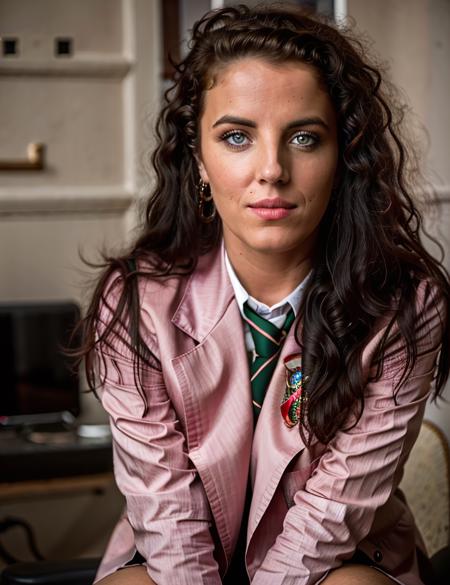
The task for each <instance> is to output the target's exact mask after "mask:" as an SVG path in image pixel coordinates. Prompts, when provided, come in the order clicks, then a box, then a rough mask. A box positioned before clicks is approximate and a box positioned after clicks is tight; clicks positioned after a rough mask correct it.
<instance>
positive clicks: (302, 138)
mask: <svg viewBox="0 0 450 585" xmlns="http://www.w3.org/2000/svg"><path fill="white" fill-rule="evenodd" d="M318 141H319V139H318V137H317V136H315V135H314V134H311V133H310V132H300V133H299V134H296V135H295V136H294V137H293V138H292V141H291V142H293V144H294V145H295V146H302V147H304V148H312V147H313V146H315V145H316V144H317V142H318Z"/></svg>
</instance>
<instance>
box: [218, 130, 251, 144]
mask: <svg viewBox="0 0 450 585" xmlns="http://www.w3.org/2000/svg"><path fill="white" fill-rule="evenodd" d="M222 139H223V140H224V141H225V142H226V143H227V144H229V145H230V146H233V147H239V146H245V145H246V144H247V143H248V138H247V136H246V135H245V134H244V133H243V132H240V131H239V130H233V131H231V132H227V133H226V134H224V135H223V137H222Z"/></svg>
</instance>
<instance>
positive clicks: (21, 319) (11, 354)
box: [0, 302, 80, 422]
mask: <svg viewBox="0 0 450 585" xmlns="http://www.w3.org/2000/svg"><path fill="white" fill-rule="evenodd" d="M79 317H80V311H79V308H78V306H77V305H76V304H75V303H71V302H61V303H26V304H25V303H1V304H0V376H1V377H0V417H1V418H2V419H3V422H4V421H5V420H6V419H7V418H8V417H13V418H16V417H17V420H19V421H20V420H21V419H22V418H23V419H24V421H23V422H25V421H26V417H27V416H30V415H45V414H48V413H59V412H64V411H65V412H70V413H71V414H72V415H74V416H77V415H78V414H79V412H80V391H79V378H78V376H77V375H76V373H74V371H73V364H72V363H71V360H70V359H69V358H68V357H67V356H66V355H64V353H63V351H62V350H63V348H67V347H68V346H69V343H70V335H71V332H72V330H73V327H74V325H75V323H76V322H77V321H78V319H79Z"/></svg>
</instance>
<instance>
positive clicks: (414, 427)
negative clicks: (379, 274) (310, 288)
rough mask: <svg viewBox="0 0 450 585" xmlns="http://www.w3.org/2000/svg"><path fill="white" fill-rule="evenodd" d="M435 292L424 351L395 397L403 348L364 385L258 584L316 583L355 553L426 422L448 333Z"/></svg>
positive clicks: (423, 317) (422, 331) (425, 318)
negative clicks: (352, 415) (358, 411)
mask: <svg viewBox="0 0 450 585" xmlns="http://www.w3.org/2000/svg"><path fill="white" fill-rule="evenodd" d="M443 314H444V311H443V310H442V307H441V309H440V310H439V311H438V310H437V308H436V306H435V304H434V302H433V300H432V299H429V300H428V302H427V305H426V306H425V307H419V311H418V315H419V317H420V322H419V325H418V327H417V339H418V343H419V347H418V354H419V355H418V357H417V360H416V362H415V364H414V368H413V370H412V372H411V373H410V375H409V376H408V378H407V379H406V380H405V382H404V383H403V384H402V386H401V388H400V389H399V390H398V392H397V394H396V399H394V389H395V385H396V382H397V381H398V379H399V376H400V374H401V371H402V366H403V361H404V351H398V352H396V354H395V355H394V356H392V357H391V358H390V359H388V360H385V362H384V370H383V374H382V376H381V379H380V380H378V381H377V382H371V383H369V384H368V385H367V387H366V392H365V405H364V411H363V414H362V416H361V418H360V420H359V422H358V423H357V425H356V426H355V427H354V428H352V429H351V430H348V431H341V432H339V433H337V434H336V436H335V437H334V439H333V440H332V442H331V443H330V444H329V445H328V448H327V450H326V451H325V453H324V454H323V455H322V457H321V459H320V461H319V464H318V466H317V468H316V469H315V471H314V473H313V474H312V476H311V478H310V479H309V480H308V481H307V483H306V485H305V488H304V489H302V490H299V491H298V492H297V493H296V494H295V497H294V505H293V506H292V507H291V508H290V509H289V511H288V512H287V514H286V517H285V521H284V525H283V531H282V533H281V534H280V535H279V536H278V538H277V539H276V541H275V543H274V544H273V546H272V547H271V548H270V549H269V551H268V553H267V555H266V557H265V559H264V561H263V563H262V565H261V566H260V568H259V569H258V571H257V572H256V574H255V576H254V579H253V581H252V585H269V584H270V585H281V584H282V585H288V584H289V585H310V584H313V583H316V582H318V581H319V580H320V579H321V578H322V577H324V576H325V575H326V573H327V571H328V570H330V569H333V568H337V567H338V566H340V564H341V563H342V559H344V558H349V557H350V556H351V555H352V554H353V552H354V550H355V548H356V546H357V545H358V543H359V542H361V540H363V539H364V538H365V537H366V536H367V535H368V533H369V532H370V529H371V527H372V523H373V520H374V517H375V512H376V510H377V509H378V508H379V507H380V506H382V505H383V504H384V503H385V502H386V501H387V499H388V498H389V496H390V495H391V493H392V491H393V490H394V488H395V487H396V482H398V480H399V474H398V470H399V468H401V467H402V465H403V463H404V461H405V459H406V457H407V455H408V453H409V451H410V449H411V447H412V445H413V443H414V441H415V439H416V438H417V434H418V432H419V429H420V424H421V421H422V417H423V412H424V408H425V403H426V400H427V397H428V395H429V391H430V384H431V381H432V377H433V373H434V367H435V362H436V356H437V354H438V350H439V346H440V340H441V336H442V325H441V322H442V321H441V320H442V319H443Z"/></svg>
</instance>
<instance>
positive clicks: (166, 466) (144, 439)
mask: <svg viewBox="0 0 450 585" xmlns="http://www.w3.org/2000/svg"><path fill="white" fill-rule="evenodd" d="M108 317H109V315H108V312H107V311H106V310H105V308H103V309H102V314H101V319H102V321H103V322H104V323H105V322H108ZM153 349H154V351H155V353H156V350H155V348H153ZM99 357H100V359H99V367H100V368H101V370H102V371H101V375H102V379H103V378H104V384H103V387H102V393H101V394H102V403H103V406H104V408H105V409H106V410H107V412H108V413H109V415H110V421H111V429H112V435H113V450H114V471H115V476H116V481H117V485H118V487H119V489H120V491H121V492H122V493H123V494H124V496H125V498H126V503H127V512H128V519H129V521H130V524H131V526H132V528H133V532H134V538H135V542H136V547H137V549H138V551H139V552H140V553H141V554H142V556H143V557H144V558H145V559H146V561H147V567H148V572H149V575H150V576H151V578H152V579H153V580H154V581H155V582H156V583H159V584H160V585H161V584H163V585H171V584H173V585H184V584H185V585H200V584H205V585H218V584H220V583H221V580H220V577H219V573H218V567H217V563H216V561H215V559H214V557H213V550H214V544H213V540H212V537H211V534H210V530H209V529H210V525H211V515H210V509H209V505H208V502H207V499H206V495H205V493H204V490H203V486H202V484H201V482H200V479H199V477H198V474H197V472H196V471H195V469H194V468H193V466H192V464H191V462H190V460H189V458H188V455H187V452H186V443H185V438H184V435H183V434H182V433H181V432H180V430H179V426H178V422H177V419H176V414H175V411H174V409H173V407H172V405H171V403H170V400H169V397H168V394H167V391H166V388H165V384H164V378H163V375H162V373H161V370H160V369H159V368H152V367H150V366H145V365H142V367H141V378H142V390H143V392H144V393H145V395H146V398H147V403H148V409H147V411H146V414H144V411H145V409H144V402H143V400H142V398H141V396H140V394H139V392H138V389H137V387H136V383H135V377H134V373H133V363H132V355H131V352H130V350H129V349H128V348H127V347H126V345H125V344H124V343H123V342H121V341H120V339H119V338H118V337H114V338H113V340H112V343H111V346H110V347H105V346H103V347H102V354H101V356H99ZM156 365H157V364H156Z"/></svg>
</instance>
